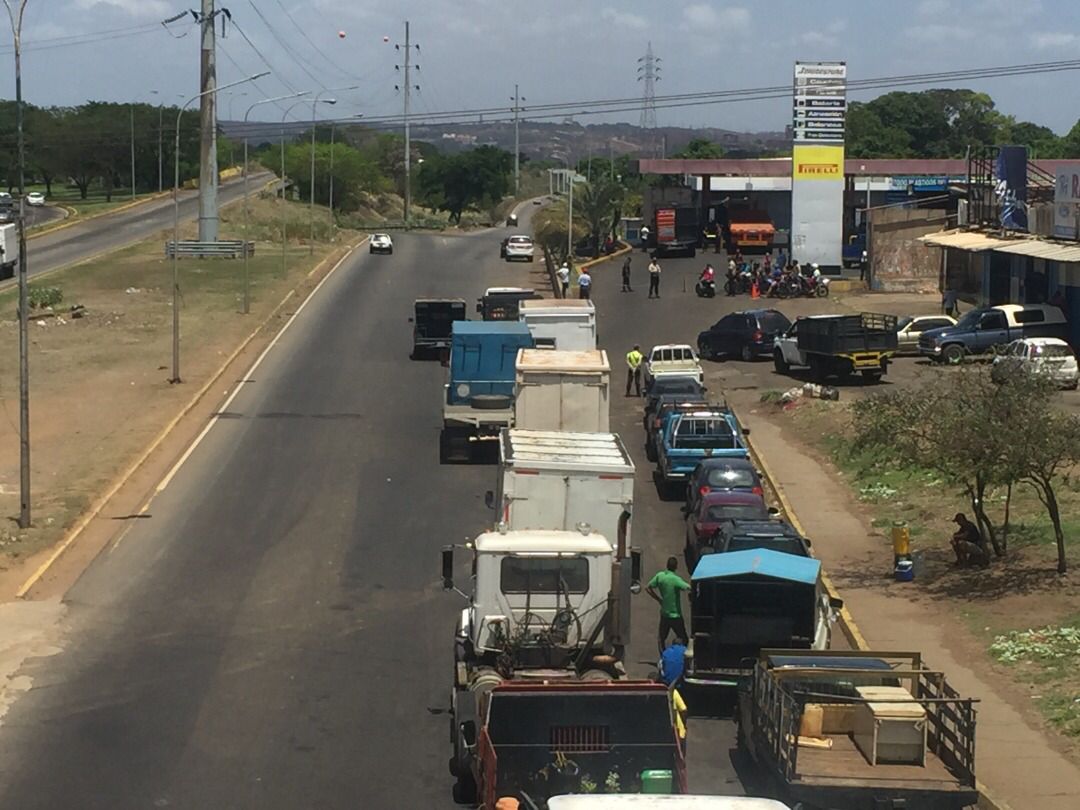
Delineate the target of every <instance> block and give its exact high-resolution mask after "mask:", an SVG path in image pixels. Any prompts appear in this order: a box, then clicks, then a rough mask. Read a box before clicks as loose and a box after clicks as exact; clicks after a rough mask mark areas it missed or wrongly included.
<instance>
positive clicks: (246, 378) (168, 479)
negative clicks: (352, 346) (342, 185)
mask: <svg viewBox="0 0 1080 810" xmlns="http://www.w3.org/2000/svg"><path fill="white" fill-rule="evenodd" d="M362 244H363V241H361V242H360V243H359V244H358V245H356V247H354V248H352V249H350V250H349V252H348V253H346V254H345V255H344V256H342V257H341V259H340V260H339V261H338V263H337V264H335V265H334V266H333V267H331V268H330V271H329V272H328V273H327V274H326V275H325V276H323V277H322V280H321V281H320V282H319V283H318V284H316V285H315V289H313V290H312V291H311V292H310V293H308V296H307V298H305V299H304V300H303V302H302V303H301V304H300V306H299V307H297V309H296V312H294V313H293V314H292V316H291V317H290V318H289V320H287V321H286V322H285V325H284V326H283V327H281V329H280V330H279V331H278V333H277V334H276V335H274V339H273V340H271V341H270V343H269V344H267V346H266V348H265V349H263V350H262V353H261V354H260V355H259V356H258V357H257V358H255V362H254V363H252V364H251V368H249V369H248V370H247V371H246V372H245V373H244V374H243V376H242V377H241V378H240V382H239V383H238V384H237V386H236V388H234V389H233V390H232V393H230V394H229V397H228V399H226V400H225V402H224V403H223V404H222V405H221V407H220V408H219V409H218V410H217V412H216V413H215V414H214V416H213V417H211V419H210V421H209V422H207V424H206V427H204V428H203V429H202V432H200V433H199V435H198V436H196V437H195V441H193V442H192V443H191V446H190V447H188V449H187V450H185V451H184V454H183V455H182V456H180V458H179V460H177V462H176V463H175V464H174V465H173V466H172V469H170V470H169V472H168V473H166V475H165V477H164V478H162V479H161V482H160V483H159V484H158V485H157V488H156V489H155V490H154V495H157V494H159V493H161V492H164V491H165V488H166V487H167V486H169V484H170V483H172V480H173V478H174V477H175V476H176V474H177V473H178V472H179V471H180V468H181V467H183V466H184V463H185V462H186V461H187V460H188V459H189V458H190V457H191V454H192V453H194V452H195V450H196V448H198V446H199V445H200V444H201V443H202V440H203V439H205V438H206V434H208V433H209V432H210V431H211V429H212V428H213V427H214V425H216V424H217V423H218V422H219V421H220V419H221V417H220V416H219V414H221V413H222V412H224V411H227V410H228V409H229V406H230V405H231V404H232V402H233V400H234V399H236V397H237V395H238V394H239V393H240V389H242V388H243V387H244V385H246V384H247V383H250V382H251V380H252V375H253V374H254V373H255V371H256V369H258V368H259V365H260V364H261V363H262V361H263V360H265V359H266V356H267V355H268V354H270V350H271V349H273V348H274V346H276V345H277V342H278V341H279V340H281V337H282V335H284V334H285V333H286V332H287V331H289V327H290V326H292V325H293V321H295V320H296V319H297V317H299V315H300V313H301V312H303V311H304V307H306V306H307V305H308V303H309V302H310V301H311V300H312V299H313V298H314V297H315V294H316V293H318V292H319V290H320V289H322V285H323V284H325V283H326V282H327V281H329V280H330V277H331V276H333V275H334V273H336V272H337V269H338V268H339V267H341V265H343V264H344V263H345V260H346V259H349V258H352V256H353V254H354V252H355V251H356V249H357V248H359V247H360V245H362ZM286 300H288V299H286Z"/></svg>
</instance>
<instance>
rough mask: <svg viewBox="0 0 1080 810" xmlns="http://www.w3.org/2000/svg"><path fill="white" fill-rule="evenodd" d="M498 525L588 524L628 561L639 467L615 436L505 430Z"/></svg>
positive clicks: (491, 501)
mask: <svg viewBox="0 0 1080 810" xmlns="http://www.w3.org/2000/svg"><path fill="white" fill-rule="evenodd" d="M497 486H498V488H497V489H496V490H495V491H494V492H491V493H488V494H489V496H490V497H489V498H488V505H489V506H490V507H491V508H492V510H493V511H494V515H493V517H494V523H495V524H496V525H498V524H500V523H503V524H505V525H506V527H507V528H508V529H510V530H518V529H554V530H560V529H561V530H574V529H578V528H579V527H580V524H583V523H586V524H588V525H589V526H591V527H592V529H593V531H595V532H599V533H600V534H602V535H603V536H604V537H606V538H608V539H609V540H610V542H611V544H612V545H614V546H616V547H617V548H618V550H619V553H620V554H621V556H622V557H626V556H628V555H629V553H630V552H629V549H630V515H631V512H632V510H633V505H634V462H633V461H631V460H630V454H629V453H628V452H627V451H626V446H625V445H624V444H623V442H622V439H620V438H619V437H618V436H617V435H616V434H614V433H560V432H555V431H545V430H520V429H518V428H511V429H507V430H503V431H502V433H501V434H500V436H499V480H498V484H497Z"/></svg>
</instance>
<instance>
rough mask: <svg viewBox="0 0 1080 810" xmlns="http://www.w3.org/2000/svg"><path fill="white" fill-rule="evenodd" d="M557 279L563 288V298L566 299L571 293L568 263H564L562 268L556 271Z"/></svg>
mask: <svg viewBox="0 0 1080 810" xmlns="http://www.w3.org/2000/svg"><path fill="white" fill-rule="evenodd" d="M555 278H557V279H558V280H559V285H560V286H561V287H562V297H563V298H566V297H567V295H568V294H569V293H570V268H569V267H568V266H567V264H566V262H563V263H562V266H561V267H559V269H558V270H556V271H555Z"/></svg>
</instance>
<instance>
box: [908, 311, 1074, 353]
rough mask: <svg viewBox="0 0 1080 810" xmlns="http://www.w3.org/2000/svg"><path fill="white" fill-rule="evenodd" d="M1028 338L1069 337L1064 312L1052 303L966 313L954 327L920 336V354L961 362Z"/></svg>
mask: <svg viewBox="0 0 1080 810" xmlns="http://www.w3.org/2000/svg"><path fill="white" fill-rule="evenodd" d="M1028 337H1056V338H1061V339H1062V340H1065V339H1066V338H1068V324H1067V323H1066V321H1065V316H1064V315H1063V314H1062V312H1061V310H1060V309H1058V308H1057V307H1055V306H1052V305H1050V304H1000V305H998V306H995V307H983V308H980V309H973V310H970V311H969V312H966V313H964V315H963V316H962V317H961V318H960V320H959V321H957V322H956V324H955V325H954V326H946V327H943V328H941V329H931V330H929V331H926V332H923V333H922V334H921V335H920V336H919V354H921V355H922V356H923V357H929V358H930V359H932V360H936V361H940V362H947V363H959V362H960V361H962V360H963V359H964V358H965V357H966V356H967V355H969V354H987V353H989V352H992V351H994V349H995V348H996V347H999V346H1004V345H1005V344H1007V343H1011V342H1012V341H1014V340H1019V339H1020V338H1028Z"/></svg>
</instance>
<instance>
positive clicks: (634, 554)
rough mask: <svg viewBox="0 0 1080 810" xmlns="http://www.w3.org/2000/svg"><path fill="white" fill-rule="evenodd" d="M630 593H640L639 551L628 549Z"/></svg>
mask: <svg viewBox="0 0 1080 810" xmlns="http://www.w3.org/2000/svg"><path fill="white" fill-rule="evenodd" d="M630 593H635V594H636V593H641V549H640V548H632V549H630Z"/></svg>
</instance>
